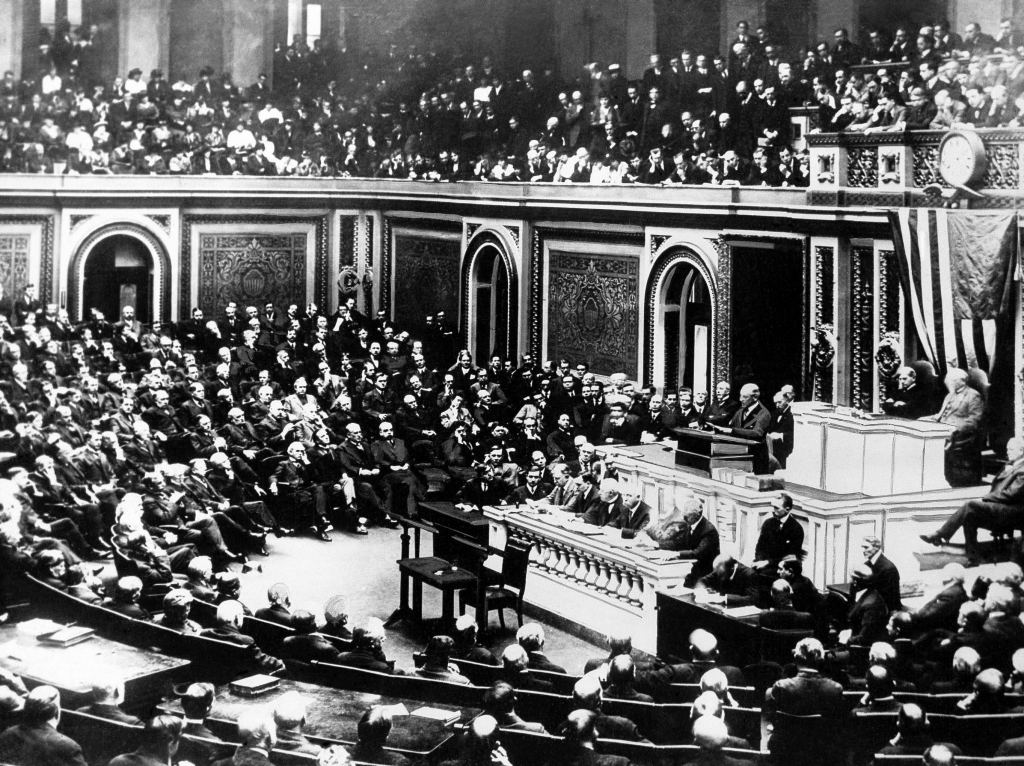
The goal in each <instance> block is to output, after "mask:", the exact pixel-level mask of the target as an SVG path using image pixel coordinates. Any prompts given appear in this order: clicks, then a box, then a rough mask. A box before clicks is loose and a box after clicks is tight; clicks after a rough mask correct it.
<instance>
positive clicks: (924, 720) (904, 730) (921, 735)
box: [878, 703, 1001, 756]
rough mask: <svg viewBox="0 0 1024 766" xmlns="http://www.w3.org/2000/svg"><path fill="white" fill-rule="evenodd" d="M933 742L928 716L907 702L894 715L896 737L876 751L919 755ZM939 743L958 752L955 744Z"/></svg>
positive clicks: (885, 753)
mask: <svg viewBox="0 0 1024 766" xmlns="http://www.w3.org/2000/svg"><path fill="white" fill-rule="evenodd" d="M934 744H936V743H935V740H934V739H932V735H931V734H930V733H929V731H928V716H927V715H926V714H925V712H924V711H923V710H922V709H921V707H920V706H919V705H915V704H913V703H909V704H905V705H902V706H901V707H900V709H899V714H898V715H897V716H896V737H895V738H894V739H892V740H890V742H889V744H888V745H886V746H885V747H883V748H882V749H881V750H879V751H878V752H879V753H880V754H881V755H917V756H919V755H920V754H921V753H923V752H924V751H925V750H927V749H928V748H930V747H931V746H932V745H934ZM940 744H945V745H946V747H947V748H950V750H951V751H952V752H954V753H957V754H959V752H960V748H958V747H956V746H955V745H950V744H949V743H940ZM997 755H1001V753H997Z"/></svg>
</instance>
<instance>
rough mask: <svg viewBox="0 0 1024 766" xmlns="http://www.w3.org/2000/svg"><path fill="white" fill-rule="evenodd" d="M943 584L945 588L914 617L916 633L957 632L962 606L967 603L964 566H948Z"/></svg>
mask: <svg viewBox="0 0 1024 766" xmlns="http://www.w3.org/2000/svg"><path fill="white" fill-rule="evenodd" d="M942 584H943V585H944V586H945V587H944V588H943V589H942V590H941V591H939V592H938V593H937V594H935V596H934V597H933V598H932V599H931V601H929V602H928V603H926V604H924V605H923V606H922V607H921V608H920V609H918V610H917V611H916V612H914V614H913V615H912V620H913V626H914V630H915V631H918V632H922V633H923V632H924V631H927V630H935V629H937V628H938V629H942V630H948V631H951V632H952V631H955V630H956V620H957V615H959V614H960V605H961V604H963V603H965V602H966V601H967V591H966V590H965V589H964V568H963V565H961V564H957V563H952V564H946V566H945V567H944V568H943V570H942Z"/></svg>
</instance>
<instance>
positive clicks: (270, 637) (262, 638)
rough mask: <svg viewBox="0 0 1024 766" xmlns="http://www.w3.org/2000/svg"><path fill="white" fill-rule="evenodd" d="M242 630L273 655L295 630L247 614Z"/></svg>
mask: <svg viewBox="0 0 1024 766" xmlns="http://www.w3.org/2000/svg"><path fill="white" fill-rule="evenodd" d="M192 603H193V605H194V604H195V603H196V602H194V601H193V602H192ZM242 632H243V633H244V634H245V635H247V636H251V637H252V638H253V640H254V641H256V645H257V646H258V647H259V648H260V649H262V650H263V651H264V652H266V653H267V654H270V655H273V656H275V657H276V656H277V654H278V651H279V650H280V648H281V644H282V642H283V641H284V640H285V639H286V638H288V636H294V635H295V631H294V630H293V629H292V628H289V627H287V626H286V625H281V624H280V623H276V622H270V621H268V620H261V619H259V618H258V617H248V616H247V617H246V618H245V621H244V622H243V623H242Z"/></svg>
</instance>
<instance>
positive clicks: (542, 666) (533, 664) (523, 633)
mask: <svg viewBox="0 0 1024 766" xmlns="http://www.w3.org/2000/svg"><path fill="white" fill-rule="evenodd" d="M516 642H517V643H518V644H519V645H520V646H521V647H523V649H525V650H526V654H527V656H528V657H529V659H530V669H531V670H546V671H548V672H549V673H565V672H566V671H565V668H563V667H562V666H560V665H556V664H555V663H553V662H552V661H551V660H549V659H548V658H547V656H546V655H545V654H544V628H543V627H541V626H540V625H539V624H537V623H535V622H528V623H526V624H525V625H524V626H523V627H521V628H520V629H519V630H518V631H517V632H516Z"/></svg>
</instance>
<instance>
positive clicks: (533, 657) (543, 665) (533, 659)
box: [527, 652, 566, 674]
mask: <svg viewBox="0 0 1024 766" xmlns="http://www.w3.org/2000/svg"><path fill="white" fill-rule="evenodd" d="M527 656H528V657H529V658H530V664H529V666H528V667H529V668H530V670H547V671H548V672H550V673H563V674H564V673H565V672H566V670H565V668H563V667H562V666H561V665H556V664H555V663H553V662H552V661H551V660H549V659H548V658H547V657H546V656H545V654H544V652H527Z"/></svg>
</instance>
